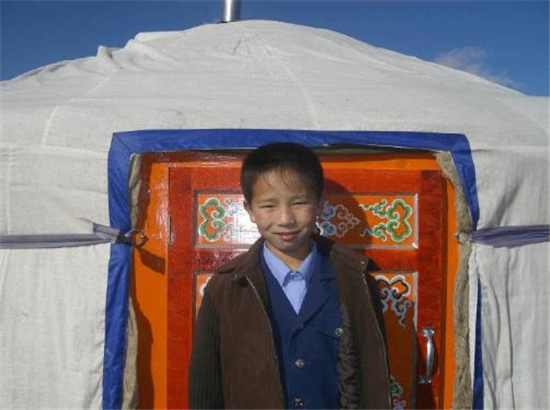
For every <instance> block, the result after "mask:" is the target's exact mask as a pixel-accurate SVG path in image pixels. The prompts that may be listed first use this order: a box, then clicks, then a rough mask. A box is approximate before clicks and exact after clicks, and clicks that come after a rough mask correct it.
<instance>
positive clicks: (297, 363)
mask: <svg viewBox="0 0 550 410" xmlns="http://www.w3.org/2000/svg"><path fill="white" fill-rule="evenodd" d="M294 365H295V366H296V367H298V368H299V369H301V368H302V367H305V365H306V361H305V360H304V359H298V360H296V361H295V362H294Z"/></svg>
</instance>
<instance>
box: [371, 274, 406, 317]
mask: <svg viewBox="0 0 550 410" xmlns="http://www.w3.org/2000/svg"><path fill="white" fill-rule="evenodd" d="M375 279H376V283H377V285H378V291H379V296H380V301H381V302H382V307H383V311H384V313H385V312H386V311H387V310H388V309H390V308H391V310H392V312H393V313H395V315H396V316H397V318H398V319H399V324H400V325H401V326H403V327H405V318H406V317H407V312H408V310H409V308H410V307H411V306H412V302H411V301H410V300H409V299H407V296H409V295H410V294H411V285H410V284H409V283H408V282H407V279H406V278H405V276H403V275H395V276H394V277H392V278H391V279H390V278H388V277H386V276H383V275H377V276H376V277H375Z"/></svg>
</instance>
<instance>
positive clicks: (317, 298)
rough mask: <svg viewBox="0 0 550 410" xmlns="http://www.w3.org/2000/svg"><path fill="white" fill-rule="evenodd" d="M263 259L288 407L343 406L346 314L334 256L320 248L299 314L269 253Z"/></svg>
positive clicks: (319, 407)
mask: <svg viewBox="0 0 550 410" xmlns="http://www.w3.org/2000/svg"><path fill="white" fill-rule="evenodd" d="M261 260H262V268H263V271H264V278H265V280H266V284H267V291H268V295H269V307H270V312H271V315H270V316H271V325H272V327H273V332H274V336H275V343H276V346H277V352H278V356H279V369H280V373H281V383H282V385H283V389H284V391H285V399H286V408H288V409H337V408H339V400H338V373H337V368H336V364H337V357H338V339H339V336H340V332H341V328H340V325H341V318H340V308H339V300H338V289H337V287H336V278H335V277H334V272H333V270H332V265H331V263H330V260H329V259H328V258H327V257H326V256H325V255H323V254H322V253H321V252H319V253H318V255H317V260H316V266H315V272H314V273H313V275H312V277H311V279H310V282H309V284H308V289H307V293H306V296H305V299H304V302H303V304H302V307H301V309H300V313H299V314H296V312H294V309H293V308H292V305H291V304H290V302H289V301H288V299H287V297H286V295H285V294H284V292H283V290H282V289H281V286H280V285H279V283H278V282H277V280H276V279H275V278H274V277H273V275H272V274H271V272H270V271H269V268H268V266H267V264H266V263H265V260H264V258H263V257H261Z"/></svg>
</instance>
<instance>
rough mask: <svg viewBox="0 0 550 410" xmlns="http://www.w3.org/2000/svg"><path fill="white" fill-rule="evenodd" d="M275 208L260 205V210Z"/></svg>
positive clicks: (268, 205) (269, 205)
mask: <svg viewBox="0 0 550 410" xmlns="http://www.w3.org/2000/svg"><path fill="white" fill-rule="evenodd" d="M273 207H274V206H273V205H271V204H264V205H260V209H271V208H273Z"/></svg>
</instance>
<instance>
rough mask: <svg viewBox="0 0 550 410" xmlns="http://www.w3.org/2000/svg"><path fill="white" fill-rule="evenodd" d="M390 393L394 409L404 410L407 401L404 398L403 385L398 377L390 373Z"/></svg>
mask: <svg viewBox="0 0 550 410" xmlns="http://www.w3.org/2000/svg"><path fill="white" fill-rule="evenodd" d="M390 394H391V399H392V404H393V409H394V410H404V409H405V408H406V407H407V402H406V401H405V400H403V387H402V386H401V385H400V384H399V382H398V381H397V379H396V378H395V377H393V375H391V374H390Z"/></svg>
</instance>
